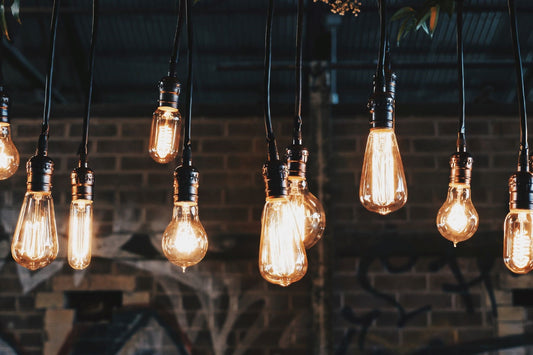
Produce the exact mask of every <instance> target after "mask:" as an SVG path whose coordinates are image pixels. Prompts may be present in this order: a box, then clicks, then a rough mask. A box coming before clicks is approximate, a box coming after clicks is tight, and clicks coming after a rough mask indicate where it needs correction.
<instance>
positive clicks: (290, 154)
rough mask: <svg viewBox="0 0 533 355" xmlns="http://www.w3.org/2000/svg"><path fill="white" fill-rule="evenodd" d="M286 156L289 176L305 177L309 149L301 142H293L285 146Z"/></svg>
mask: <svg viewBox="0 0 533 355" xmlns="http://www.w3.org/2000/svg"><path fill="white" fill-rule="evenodd" d="M285 156H286V158H287V168H288V169H289V176H299V177H302V178H305V172H306V166H307V159H308V158H309V151H308V150H307V148H305V147H304V146H303V145H301V144H293V145H291V146H290V147H288V148H287V151H286V153H285Z"/></svg>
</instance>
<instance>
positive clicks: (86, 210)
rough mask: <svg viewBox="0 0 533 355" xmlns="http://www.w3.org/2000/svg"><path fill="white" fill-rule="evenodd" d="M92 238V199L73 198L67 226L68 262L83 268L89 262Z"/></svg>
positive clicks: (80, 268)
mask: <svg viewBox="0 0 533 355" xmlns="http://www.w3.org/2000/svg"><path fill="white" fill-rule="evenodd" d="M92 239H93V201H91V200H73V201H72V202H71V203H70V218H69V226H68V255H67V257H68V263H69V265H70V266H71V267H72V268H73V269H76V270H83V269H85V268H86V267H87V266H89V264H90V263H91V249H92Z"/></svg>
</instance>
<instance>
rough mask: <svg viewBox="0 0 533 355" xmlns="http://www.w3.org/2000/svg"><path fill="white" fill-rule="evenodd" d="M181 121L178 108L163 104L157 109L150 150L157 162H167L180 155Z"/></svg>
mask: <svg viewBox="0 0 533 355" xmlns="http://www.w3.org/2000/svg"><path fill="white" fill-rule="evenodd" d="M181 122H182V119H181V115H180V112H179V111H178V109H176V108H173V107H168V106H161V107H158V108H157V110H155V112H154V115H153V118H152V129H151V133H150V143H149V148H148V151H149V152H150V156H151V157H152V159H154V160H155V161H156V162H158V163H161V164H166V163H169V162H170V161H172V160H173V159H174V158H176V156H177V155H178V151H179V146H180V137H181Z"/></svg>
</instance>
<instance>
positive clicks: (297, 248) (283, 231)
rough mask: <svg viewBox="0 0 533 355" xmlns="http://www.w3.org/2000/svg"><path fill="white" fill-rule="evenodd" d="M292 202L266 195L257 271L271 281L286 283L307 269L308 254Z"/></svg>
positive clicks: (297, 278)
mask: <svg viewBox="0 0 533 355" xmlns="http://www.w3.org/2000/svg"><path fill="white" fill-rule="evenodd" d="M302 226H303V223H300V224H299V223H298V222H297V219H296V216H295V213H294V209H293V205H292V203H291V202H290V200H289V199H288V198H287V197H279V198H276V197H267V199H266V203H265V206H264V208H263V216H262V218H261V242H260V245H259V272H260V273H261V276H262V277H263V278H264V279H265V280H267V281H268V282H271V283H273V284H278V285H280V286H288V285H290V284H291V283H293V282H296V281H298V280H300V279H301V278H302V277H304V275H305V273H306V272H307V256H306V253H305V247H304V244H303V237H302V235H301V228H302Z"/></svg>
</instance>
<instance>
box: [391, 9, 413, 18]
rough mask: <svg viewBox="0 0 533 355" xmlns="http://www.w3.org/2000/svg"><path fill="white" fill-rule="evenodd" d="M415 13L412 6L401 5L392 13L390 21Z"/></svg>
mask: <svg viewBox="0 0 533 355" xmlns="http://www.w3.org/2000/svg"><path fill="white" fill-rule="evenodd" d="M415 13H416V11H415V9H413V8H412V7H409V6H406V7H402V8H401V9H400V10H398V11H396V12H395V13H394V15H392V17H391V18H390V20H391V21H396V20H400V19H402V18H404V17H407V16H414V14H415Z"/></svg>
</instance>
